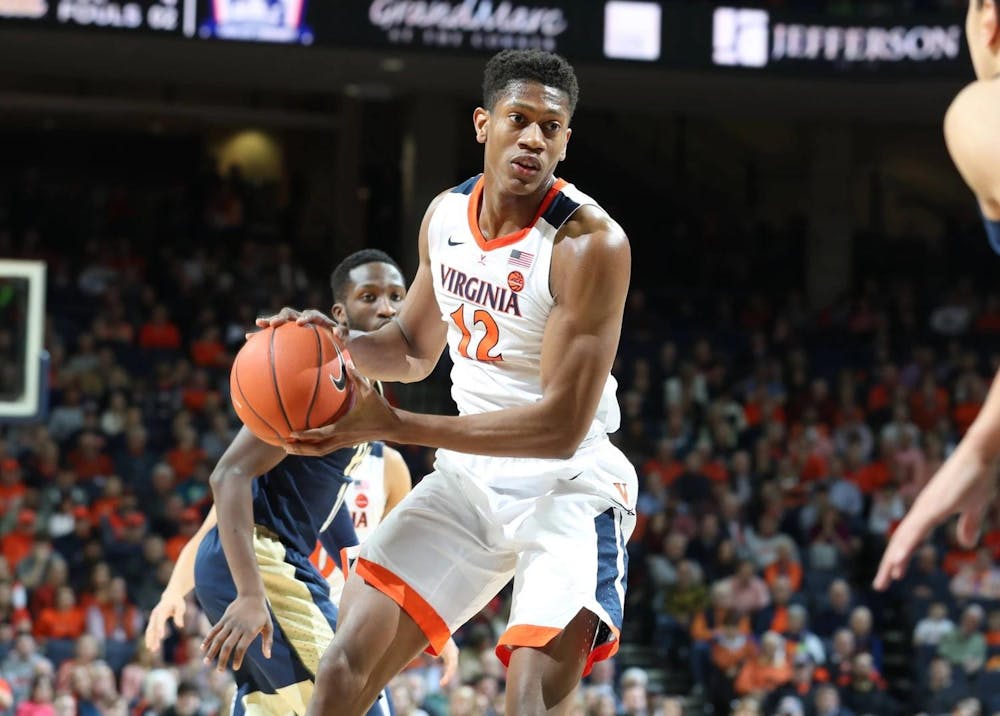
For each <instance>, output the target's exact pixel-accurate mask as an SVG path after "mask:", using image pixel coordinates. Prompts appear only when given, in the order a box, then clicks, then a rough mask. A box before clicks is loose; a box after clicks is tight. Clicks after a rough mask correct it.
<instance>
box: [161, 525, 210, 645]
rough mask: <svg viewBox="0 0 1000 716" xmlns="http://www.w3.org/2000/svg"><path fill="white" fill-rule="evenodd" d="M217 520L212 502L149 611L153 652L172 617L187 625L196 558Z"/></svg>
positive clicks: (177, 623) (180, 623) (179, 624)
mask: <svg viewBox="0 0 1000 716" xmlns="http://www.w3.org/2000/svg"><path fill="white" fill-rule="evenodd" d="M216 522H217V520H216V517H215V505H212V509H211V510H209V511H208V514H207V515H205V519H204V520H202V523H201V527H199V528H198V531H197V532H195V534H194V535H193V536H192V537H191V539H189V540H188V541H187V543H186V544H185V545H184V547H183V548H182V549H181V553H180V554H179V555H178V556H177V563H176V564H175V565H174V569H173V571H171V572H170V580H169V581H168V582H167V586H166V587H165V588H164V590H163V595H162V596H161V597H160V601H159V602H157V604H156V606H155V607H153V611H152V612H150V615H149V623H148V624H147V625H146V635H145V638H146V648H147V649H149V650H150V651H156V650H157V649H159V648H160V644H161V643H162V642H163V637H164V636H165V634H166V630H167V619H171V618H173V620H174V624H176V625H177V626H178V627H183V626H184V610H185V609H186V603H185V598H186V597H187V595H188V594H189V593H190V592H191V590H192V589H194V559H195V556H196V555H197V554H198V547H199V546H200V545H201V541H202V540H203V539H205V535H206V534H208V531H209V530H210V529H212V528H213V527H215V525H216Z"/></svg>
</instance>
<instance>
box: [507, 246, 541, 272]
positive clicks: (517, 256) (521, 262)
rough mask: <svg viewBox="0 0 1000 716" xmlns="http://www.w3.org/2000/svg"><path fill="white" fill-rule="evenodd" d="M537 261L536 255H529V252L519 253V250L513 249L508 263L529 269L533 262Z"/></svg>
mask: <svg viewBox="0 0 1000 716" xmlns="http://www.w3.org/2000/svg"><path fill="white" fill-rule="evenodd" d="M534 259H535V255H534V254H529V253H528V252H527V251H518V250H517V249H511V251H510V258H509V259H507V263H509V264H511V265H512V266H523V267H524V268H528V267H529V266H531V262H532V261H533V260H534Z"/></svg>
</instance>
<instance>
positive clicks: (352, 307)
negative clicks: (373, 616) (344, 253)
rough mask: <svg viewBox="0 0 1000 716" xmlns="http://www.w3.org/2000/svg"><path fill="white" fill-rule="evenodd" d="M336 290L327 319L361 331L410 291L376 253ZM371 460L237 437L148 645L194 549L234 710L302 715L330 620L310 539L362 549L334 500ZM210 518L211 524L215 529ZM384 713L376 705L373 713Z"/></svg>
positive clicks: (348, 266) (182, 584)
mask: <svg viewBox="0 0 1000 716" xmlns="http://www.w3.org/2000/svg"><path fill="white" fill-rule="evenodd" d="M331 287H332V288H333V294H334V300H335V301H336V303H334V305H333V308H332V309H331V315H333V317H334V318H335V319H336V320H338V321H340V322H343V323H345V324H346V325H349V326H352V327H354V328H356V329H359V330H374V329H375V328H377V327H379V326H381V325H383V324H385V323H387V322H388V321H389V320H391V318H392V317H393V316H394V315H395V312H396V310H397V307H398V306H399V305H400V303H401V301H402V299H403V297H404V296H405V294H406V289H405V285H404V281H403V277H402V273H401V272H400V270H399V267H398V266H397V265H396V263H395V262H394V261H393V260H392V259H391V258H390V257H389V256H388V255H386V254H384V253H382V252H380V251H375V250H365V251H361V252H358V253H355V254H352V255H351V256H349V257H348V258H347V259H345V260H344V261H343V262H342V263H341V264H340V265H339V266H338V267H337V269H335V270H334V272H333V274H332V276H331ZM370 452H371V446H370V445H369V444H367V443H360V444H358V445H357V446H356V447H348V448H344V449H341V450H338V451H336V452H333V453H331V454H330V455H327V456H325V457H322V458H310V457H299V456H294V455H287V454H286V453H285V451H284V450H283V449H282V448H280V447H277V448H276V447H274V446H272V445H268V444H266V443H264V442H263V441H261V440H259V439H257V438H256V437H254V436H253V435H252V434H251V433H250V432H249V431H248V430H247V429H246V428H244V429H242V430H241V431H240V433H239V434H238V435H237V436H236V438H235V439H234V440H233V443H232V444H231V445H230V446H229V448H228V449H227V450H226V452H225V454H224V455H223V456H222V458H221V459H220V460H219V463H218V465H217V466H216V468H215V470H214V471H213V474H212V486H213V491H214V493H215V507H214V508H213V512H212V513H210V515H209V517H208V518H207V519H206V522H205V524H203V525H202V528H201V529H200V530H199V534H198V537H197V538H196V539H199V542H198V543H196V544H197V547H194V546H192V548H191V549H188V548H187V547H186V548H185V549H186V550H187V552H188V553H187V554H186V555H184V556H183V560H184V561H183V563H181V562H179V563H178V567H177V568H175V574H174V575H173V576H172V579H171V581H172V582H173V581H174V577H176V578H177V590H176V594H175V593H174V592H172V591H170V590H168V592H170V594H169V600H168V601H166V603H165V604H164V605H163V609H160V607H159V606H158V607H157V609H159V610H160V611H159V612H156V613H155V614H154V615H153V618H152V619H151V629H152V630H153V633H151V634H150V635H149V638H151V639H154V640H156V641H158V637H159V636H161V634H162V624H163V622H164V621H165V620H166V618H167V617H168V616H174V617H178V616H180V615H181V614H182V612H181V611H179V610H180V609H182V605H183V600H182V599H177V598H176V596H177V595H178V594H183V593H186V592H187V591H188V590H189V589H190V586H191V583H192V579H191V571H189V570H191V568H192V565H191V560H190V559H189V558H190V553H191V551H192V550H193V549H197V552H196V556H195V558H194V560H193V570H192V571H193V585H194V589H195V592H196V595H197V598H198V601H199V603H200V604H201V606H202V608H203V609H204V611H205V613H206V615H207V616H208V618H209V620H210V621H211V622H212V623H213V625H214V626H213V627H212V629H211V631H210V632H209V634H208V636H207V637H206V639H205V643H204V646H203V648H204V650H205V654H206V660H210V661H214V660H217V661H218V665H219V668H220V669H223V668H226V666H227V665H228V664H229V663H230V660H231V661H232V666H233V669H234V670H235V671H236V682H237V687H238V690H237V695H236V700H235V704H234V713H236V714H241V713H246V712H250V713H265V714H275V715H278V714H281V715H282V716H288V715H289V714H303V713H305V710H306V705H307V704H308V703H309V700H310V698H311V697H312V692H313V685H314V681H315V678H316V672H317V669H318V664H319V658H320V655H321V654H322V652H323V650H324V648H325V647H326V646H327V645H328V644H329V642H330V640H331V639H332V637H333V632H334V627H335V625H336V621H337V610H336V607H335V605H334V603H333V602H332V601H331V599H330V595H329V585H328V584H327V582H326V581H325V580H324V579H323V577H322V576H320V574H319V573H318V571H317V570H316V568H315V567H314V566H313V565H312V564H311V562H310V560H309V556H310V554H311V553H312V551H313V549H314V547H315V545H316V543H317V540H320V541H321V542H322V543H323V545H324V547H325V548H326V549H327V550H328V551H329V552H330V553H332V554H339V553H340V549H341V548H342V547H346V546H350V545H353V544H356V543H357V542H356V539H357V538H356V535H355V533H354V529H353V526H352V524H351V522H350V516H349V514H348V513H347V511H346V510H345V509H343V506H342V504H341V501H342V497H343V494H344V492H345V491H346V488H347V484H348V483H349V481H350V476H351V475H352V474H353V472H354V471H355V470H356V469H358V467H359V466H360V465H362V464H363V463H364V461H365V459H366V457H367V456H368V455H369V454H370ZM216 514H217V516H218V526H216V527H212V526H211V522H212V520H213V519H214V518H215V516H216ZM338 516H339V517H338ZM337 520H340V522H339V525H340V529H338V528H337V527H338V522H337ZM192 542H194V540H192ZM167 597H168V595H165V600H166V599H167ZM156 625H159V626H156ZM258 634H259V635H261V639H260V640H257V639H256V637H257V636H258ZM389 712H390V711H389V710H388V699H387V698H383V699H381V703H379V704H377V705H376V706H375V707H374V709H373V710H372V712H371V713H373V714H383V713H389Z"/></svg>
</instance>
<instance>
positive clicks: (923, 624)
mask: <svg viewBox="0 0 1000 716" xmlns="http://www.w3.org/2000/svg"><path fill="white" fill-rule="evenodd" d="M953 631H955V622H953V621H952V620H951V619H950V618H949V617H948V605H946V604H945V603H944V602H933V603H932V604H931V605H930V607H929V608H928V610H927V615H926V616H925V617H924V618H922V619H921V620H920V621H919V622H917V625H916V627H914V629H913V644H914V646H917V647H921V646H931V647H937V645H938V644H939V643H940V642H941V637H943V636H944V635H945V634H950V633H951V632H953Z"/></svg>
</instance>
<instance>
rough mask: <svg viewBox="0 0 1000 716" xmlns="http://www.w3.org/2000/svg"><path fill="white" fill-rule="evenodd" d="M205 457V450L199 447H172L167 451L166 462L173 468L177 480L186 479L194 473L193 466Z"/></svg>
mask: <svg viewBox="0 0 1000 716" xmlns="http://www.w3.org/2000/svg"><path fill="white" fill-rule="evenodd" d="M204 459H205V451H204V450H202V449H201V448H191V449H189V450H184V449H182V448H174V449H173V450H171V451H170V452H168V453H167V463H168V464H169V465H170V467H172V468H173V469H174V474H176V475H177V479H178V480H186V479H187V478H189V477H191V475H192V474H193V473H194V470H195V468H196V467H197V466H198V463H200V462H201V461H202V460H204Z"/></svg>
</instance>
